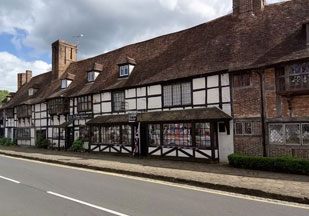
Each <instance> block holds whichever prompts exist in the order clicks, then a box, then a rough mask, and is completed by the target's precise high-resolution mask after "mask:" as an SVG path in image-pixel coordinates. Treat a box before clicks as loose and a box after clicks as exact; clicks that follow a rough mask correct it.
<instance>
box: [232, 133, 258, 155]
mask: <svg viewBox="0 0 309 216" xmlns="http://www.w3.org/2000/svg"><path fill="white" fill-rule="evenodd" d="M234 150H235V153H238V154H243V155H250V156H263V146H262V137H258V136H252V137H250V136H235V138H234Z"/></svg>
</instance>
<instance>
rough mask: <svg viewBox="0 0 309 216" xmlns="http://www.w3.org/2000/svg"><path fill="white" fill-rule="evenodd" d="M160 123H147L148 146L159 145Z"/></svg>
mask: <svg viewBox="0 0 309 216" xmlns="http://www.w3.org/2000/svg"><path fill="white" fill-rule="evenodd" d="M160 131H161V129H160V124H149V125H148V144H149V145H150V146H160V145H161V140H160Z"/></svg>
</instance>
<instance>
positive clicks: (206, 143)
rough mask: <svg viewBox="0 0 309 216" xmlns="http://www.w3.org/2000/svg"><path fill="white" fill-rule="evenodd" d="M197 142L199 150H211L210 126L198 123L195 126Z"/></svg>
mask: <svg viewBox="0 0 309 216" xmlns="http://www.w3.org/2000/svg"><path fill="white" fill-rule="evenodd" d="M195 142H196V147H198V148H210V146H211V139H210V124H209V123H196V124H195Z"/></svg>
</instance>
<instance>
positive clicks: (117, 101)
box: [113, 92, 125, 112]
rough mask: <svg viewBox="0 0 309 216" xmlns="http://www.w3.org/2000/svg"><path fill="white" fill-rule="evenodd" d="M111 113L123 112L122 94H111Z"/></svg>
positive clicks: (123, 101)
mask: <svg viewBox="0 0 309 216" xmlns="http://www.w3.org/2000/svg"><path fill="white" fill-rule="evenodd" d="M113 111H114V112H122V111H125V100H124V92H113Z"/></svg>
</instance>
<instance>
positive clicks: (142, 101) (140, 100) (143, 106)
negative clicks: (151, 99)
mask: <svg viewBox="0 0 309 216" xmlns="http://www.w3.org/2000/svg"><path fill="white" fill-rule="evenodd" d="M137 109H139V110H141V109H146V98H138V99H137Z"/></svg>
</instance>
